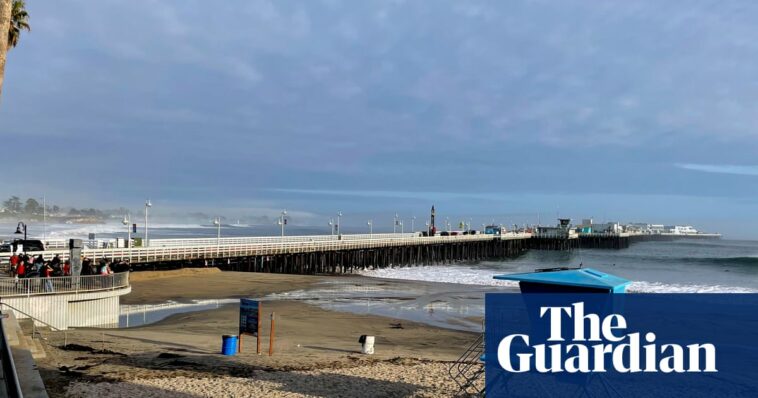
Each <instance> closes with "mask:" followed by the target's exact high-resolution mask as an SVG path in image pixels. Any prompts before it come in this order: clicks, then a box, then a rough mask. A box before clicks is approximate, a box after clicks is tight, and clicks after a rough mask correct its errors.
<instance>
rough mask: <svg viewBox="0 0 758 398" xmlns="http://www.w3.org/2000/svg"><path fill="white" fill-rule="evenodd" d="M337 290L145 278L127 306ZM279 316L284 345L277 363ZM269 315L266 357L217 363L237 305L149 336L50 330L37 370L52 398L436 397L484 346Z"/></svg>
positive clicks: (311, 310)
mask: <svg viewBox="0 0 758 398" xmlns="http://www.w3.org/2000/svg"><path fill="white" fill-rule="evenodd" d="M351 278H352V277H351ZM330 280H340V277H321V276H297V275H275V274H256V273H236V272H217V271H215V270H213V269H205V270H179V271H163V272H138V273H133V278H132V288H133V291H132V293H131V294H129V295H127V296H125V297H123V298H122V304H155V303H161V302H165V301H166V300H190V299H213V298H218V299H226V298H238V297H263V296H266V295H268V294H271V293H283V292H288V291H293V290H298V289H307V288H309V287H311V286H314V285H315V284H318V283H323V282H325V281H327V282H328V281H330ZM272 312H273V313H275V314H276V333H275V337H276V340H275V343H274V355H273V356H268V349H269V327H270V320H269V314H270V313H272ZM262 313H263V314H265V316H263V318H264V322H263V332H262V336H261V347H262V353H261V355H258V354H256V341H255V338H254V337H247V336H246V337H245V338H244V339H243V342H242V344H243V347H242V352H241V353H240V354H239V355H237V356H223V355H221V354H220V348H221V336H222V335H223V334H236V331H237V327H238V314H239V307H238V305H235V304H228V305H224V306H221V307H220V308H218V309H213V310H206V311H198V312H190V313H183V314H176V315H172V316H170V317H168V318H166V319H164V320H162V321H160V322H157V323H154V324H150V325H146V326H141V327H134V328H126V329H77V330H71V331H68V332H66V333H63V332H50V331H46V332H43V334H44V337H46V338H47V341H46V343H47V344H46V351H47V354H48V355H47V357H46V358H44V359H40V360H39V361H38V364H39V367H40V370H41V373H42V376H43V378H44V379H45V383H46V385H47V388H48V392H49V394H50V395H51V396H52V397H94V396H98V397H104V396H124V397H127V396H128V397H132V396H145V397H148V396H156V397H157V396H160V397H248V396H274V397H276V396H287V397H300V396H320V397H352V396H362V397H425V396H429V397H431V396H434V397H437V396H451V395H452V394H453V393H454V392H456V391H457V389H456V388H455V383H454V382H453V381H452V380H451V379H450V377H449V376H448V374H447V369H448V367H449V362H450V361H452V360H455V359H456V358H457V357H458V356H459V355H460V354H461V353H462V352H463V350H465V348H466V347H468V345H469V344H470V343H471V342H472V341H473V340H474V338H475V337H476V335H475V334H474V333H469V332H461V331H455V330H450V329H443V328H438V327H434V326H429V325H425V324H421V323H417V322H410V321H406V320H402V319H395V318H390V317H382V316H374V315H360V314H353V313H347V312H337V311H330V310H326V309H322V308H319V307H317V306H314V305H311V304H308V303H305V302H303V301H296V300H272V301H264V302H263V304H262ZM362 334H366V335H374V336H376V353H375V354H374V355H362V354H361V353H360V344H359V343H358V337H359V336H360V335H362Z"/></svg>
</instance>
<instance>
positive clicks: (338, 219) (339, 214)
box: [337, 211, 342, 239]
mask: <svg viewBox="0 0 758 398" xmlns="http://www.w3.org/2000/svg"><path fill="white" fill-rule="evenodd" d="M341 218H342V212H341V211H338V212H337V237H339V238H340V239H342V233H341V232H340V229H341V228H342V225H341V223H340V219H341Z"/></svg>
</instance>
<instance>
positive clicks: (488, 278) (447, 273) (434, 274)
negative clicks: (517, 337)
mask: <svg viewBox="0 0 758 398" xmlns="http://www.w3.org/2000/svg"><path fill="white" fill-rule="evenodd" d="M360 274H361V275H364V276H369V277H373V278H386V279H403V280H413V281H423V282H437V283H455V284H463V285H481V286H509V287H514V286H518V284H517V283H516V282H512V281H499V280H495V279H492V277H493V276H494V275H496V274H499V272H497V271H494V270H491V269H490V270H485V269H475V268H467V267H459V266H450V267H446V266H424V267H407V268H383V269H376V270H367V271H362V272H360ZM628 291H629V292H630V293H758V290H755V289H750V288H745V287H737V286H724V285H702V284H676V283H662V282H646V281H634V282H632V283H631V284H630V285H629V287H628Z"/></svg>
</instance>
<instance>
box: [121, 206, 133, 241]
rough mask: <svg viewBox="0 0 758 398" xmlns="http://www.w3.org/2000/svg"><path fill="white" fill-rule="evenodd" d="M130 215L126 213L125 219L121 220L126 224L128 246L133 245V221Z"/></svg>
mask: <svg viewBox="0 0 758 398" xmlns="http://www.w3.org/2000/svg"><path fill="white" fill-rule="evenodd" d="M130 218H131V217H130V216H129V215H128V214H124V219H123V220H121V224H124V225H125V226H126V247H130V246H131V245H132V228H131V225H129V224H131V223H132V221H131V220H130Z"/></svg>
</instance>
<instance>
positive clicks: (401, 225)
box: [400, 220, 405, 234]
mask: <svg viewBox="0 0 758 398" xmlns="http://www.w3.org/2000/svg"><path fill="white" fill-rule="evenodd" d="M404 232H405V231H403V220H400V233H401V234H402V233H404Z"/></svg>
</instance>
